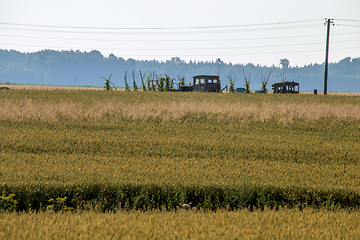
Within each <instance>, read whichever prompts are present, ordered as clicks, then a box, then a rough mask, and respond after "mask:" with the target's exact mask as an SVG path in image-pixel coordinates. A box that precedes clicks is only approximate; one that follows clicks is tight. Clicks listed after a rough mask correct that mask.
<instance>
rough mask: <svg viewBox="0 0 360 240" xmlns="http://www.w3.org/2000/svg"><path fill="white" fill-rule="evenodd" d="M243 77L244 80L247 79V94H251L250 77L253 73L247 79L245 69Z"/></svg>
mask: <svg viewBox="0 0 360 240" xmlns="http://www.w3.org/2000/svg"><path fill="white" fill-rule="evenodd" d="M243 75H244V79H245V93H251V91H250V76H251V73H249V77H248V78H246V76H245V71H244V69H243Z"/></svg>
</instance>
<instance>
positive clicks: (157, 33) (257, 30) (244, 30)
mask: <svg viewBox="0 0 360 240" xmlns="http://www.w3.org/2000/svg"><path fill="white" fill-rule="evenodd" d="M310 27H319V25H318V24H308V25H299V26H286V27H273V28H254V29H232V30H213V31H187V32H89V31H65V30H44V29H26V28H8V27H0V29H6V30H15V31H18V30H20V31H28V32H47V33H48V32H52V33H71V34H104V35H105V34H108V35H114V34H117V35H118V34H120V35H184V34H196V35H197V34H208V33H235V32H259V31H274V30H275V31H279V30H288V29H299V28H310Z"/></svg>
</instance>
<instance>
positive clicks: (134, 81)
mask: <svg viewBox="0 0 360 240" xmlns="http://www.w3.org/2000/svg"><path fill="white" fill-rule="evenodd" d="M131 73H132V77H133V90H134V91H137V90H139V88H138V86H137V84H136V80H135V70H133V71H132V72H131Z"/></svg>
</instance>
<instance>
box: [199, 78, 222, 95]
mask: <svg viewBox="0 0 360 240" xmlns="http://www.w3.org/2000/svg"><path fill="white" fill-rule="evenodd" d="M193 79H194V83H193V91H194V92H220V79H219V76H216V75H197V76H194V77H193Z"/></svg>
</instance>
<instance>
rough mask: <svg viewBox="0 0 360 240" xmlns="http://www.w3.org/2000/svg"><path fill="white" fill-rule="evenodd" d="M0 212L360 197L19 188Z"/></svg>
mask: <svg viewBox="0 0 360 240" xmlns="http://www.w3.org/2000/svg"><path fill="white" fill-rule="evenodd" d="M0 190H1V193H2V196H1V197H0V206H1V208H0V210H8V211H34V210H35V211H39V210H42V211H45V210H47V209H50V210H54V211H68V210H74V209H76V210H78V211H82V210H90V209H94V210H97V211H101V212H106V211H117V210H133V209H135V210H139V209H141V210H144V211H146V210H153V209H159V210H164V211H169V210H177V209H180V208H186V209H187V208H196V209H203V210H213V211H216V210H219V209H229V210H235V209H244V208H246V209H248V210H250V211H252V210H253V209H254V208H256V209H264V208H265V207H268V208H271V209H273V208H275V209H278V208H285V207H286V208H298V209H300V210H301V209H303V208H304V207H313V208H316V209H320V208H327V209H341V208H346V209H358V208H359V206H360V194H358V193H354V192H350V191H342V190H333V191H321V190H320V191H315V190H313V189H310V188H288V189H284V188H278V187H257V186H252V185H250V184H249V183H246V182H244V183H243V184H242V185H239V186H234V187H223V188H220V187H211V186H210V187H200V186H196V185H195V186H189V187H185V186H180V185H179V186H172V187H168V186H166V185H164V186H158V185H119V186H114V185H113V186H111V185H108V186H106V185H103V184H97V185H85V186H65V187H51V186H41V185H38V186H36V185H34V186H26V187H25V186H23V187H8V186H2V187H1V188H0Z"/></svg>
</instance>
